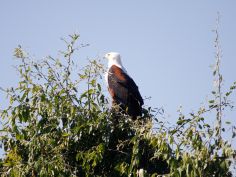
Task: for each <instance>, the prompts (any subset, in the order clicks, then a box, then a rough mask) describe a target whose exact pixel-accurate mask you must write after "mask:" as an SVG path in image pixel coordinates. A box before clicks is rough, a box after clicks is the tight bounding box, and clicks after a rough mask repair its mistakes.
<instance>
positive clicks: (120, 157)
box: [0, 34, 236, 177]
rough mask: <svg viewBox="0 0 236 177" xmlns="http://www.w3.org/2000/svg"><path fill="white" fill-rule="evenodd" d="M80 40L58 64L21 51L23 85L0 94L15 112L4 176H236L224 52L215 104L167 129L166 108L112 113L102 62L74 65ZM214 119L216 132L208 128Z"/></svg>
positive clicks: (7, 120)
mask: <svg viewBox="0 0 236 177" xmlns="http://www.w3.org/2000/svg"><path fill="white" fill-rule="evenodd" d="M78 40H79V35H77V34H73V35H70V36H69V37H68V39H67V40H65V43H66V50H65V51H61V52H60V57H52V56H48V57H46V58H44V59H42V60H39V61H35V60H34V59H33V58H32V57H31V56H30V55H29V54H28V53H27V52H25V51H24V50H23V49H22V47H21V46H18V47H17V48H16V49H15V53H14V55H15V57H16V59H17V60H18V61H19V65H17V67H16V68H17V71H18V73H19V76H20V79H19V82H18V85H17V86H16V87H12V88H9V89H2V90H3V91H4V92H5V93H6V94H7V95H8V98H9V105H8V107H7V108H6V109H5V110H2V111H1V119H2V120H1V122H2V125H3V126H2V127H1V137H0V138H1V139H0V140H1V143H2V147H3V148H4V151H5V155H4V157H2V159H1V163H0V173H1V176H13V177H14V176H16V177H18V176H26V177H31V176H32V177H33V176H35V177H36V176H40V177H44V176H71V177H72V176H82V177H83V176H87V177H90V176H161V175H165V176H186V177H187V176H188V177H194V176H202V177H206V176H209V177H210V176H224V177H226V176H232V174H231V172H230V167H231V165H232V163H234V156H235V150H234V149H233V147H232V145H231V143H230V142H229V141H227V140H226V139H224V138H223V135H222V134H223V132H224V131H225V127H223V124H222V112H223V111H224V110H225V109H227V108H231V107H232V104H231V102H230V99H229V98H230V96H231V94H232V93H233V91H234V90H235V89H236V82H235V83H233V84H232V86H231V87H230V88H229V89H228V91H227V92H225V93H223V92H222V90H221V89H220V88H221V87H222V75H221V73H220V69H219V68H220V62H219V61H220V53H217V55H216V65H215V67H214V71H213V76H214V78H215V79H216V80H217V81H218V85H217V86H216V89H215V90H213V91H212V99H211V100H209V102H208V103H207V104H206V105H205V106H202V107H200V108H199V109H198V110H196V111H195V112H191V113H190V114H188V115H184V114H183V113H182V112H181V110H179V117H178V120H177V122H176V124H174V125H169V124H168V123H167V121H166V120H165V119H162V118H161V117H162V115H161V114H162V111H161V110H160V109H153V108H151V107H146V108H144V109H143V116H142V117H141V118H140V119H138V120H135V121H133V120H132V119H131V118H130V117H129V116H127V115H125V114H123V113H120V112H117V111H116V109H112V108H111V106H110V104H109V101H108V98H107V97H106V96H105V95H104V89H106V88H103V86H102V84H101V82H103V81H102V80H101V77H102V75H103V72H104V67H103V65H102V64H101V62H100V61H99V59H94V60H88V64H87V65H86V66H79V67H78V66H76V64H75V62H74V59H75V56H74V54H75V53H77V52H80V50H81V47H83V46H82V45H79V44H78ZM216 42H218V41H216ZM216 46H217V43H216ZM209 112H211V113H212V112H213V113H215V117H216V126H215V125H209V124H208V123H207V121H206V119H207V116H209ZM228 124H230V123H229V122H228ZM229 126H231V125H229ZM232 128H234V129H235V127H232ZM232 137H233V138H234V137H235V131H233V133H232Z"/></svg>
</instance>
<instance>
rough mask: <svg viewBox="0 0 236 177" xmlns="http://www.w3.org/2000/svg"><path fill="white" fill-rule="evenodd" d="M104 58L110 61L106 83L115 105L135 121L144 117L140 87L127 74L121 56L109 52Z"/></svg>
mask: <svg viewBox="0 0 236 177" xmlns="http://www.w3.org/2000/svg"><path fill="white" fill-rule="evenodd" d="M104 58H106V59H107V60H108V71H107V73H106V76H105V77H106V81H107V84H108V91H109V93H110V95H111V97H112V104H113V105H120V107H121V109H122V111H125V112H126V113H127V114H128V115H129V116H131V117H132V118H133V119H136V118H137V116H141V115H142V105H143V99H142V97H141V95H140V93H139V90H138V86H137V85H136V84H135V82H134V80H133V79H132V78H131V77H130V76H129V75H128V74H127V71H126V69H125V68H124V67H123V65H122V62H121V56H120V54H119V53H117V52H109V53H107V54H106V55H105V56H104Z"/></svg>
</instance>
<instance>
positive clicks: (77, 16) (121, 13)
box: [0, 0, 236, 123]
mask: <svg viewBox="0 0 236 177" xmlns="http://www.w3.org/2000/svg"><path fill="white" fill-rule="evenodd" d="M235 8H236V1H233V0H231V1H222V0H214V1H213V0H209V1H205V0H198V1H188V0H178V1H171V0H165V1H161V0H149V1H134V0H130V1H127V0H120V1H108V0H100V1H91V0H87V1H81V0H67V1H65V0H61V1H58V0H57V1H56V0H51V1H48V0H40V1H30V0H24V1H13V0H8V1H1V2H0V23H1V25H0V39H1V40H0V62H1V64H0V86H1V87H8V86H12V85H15V84H16V83H17V79H18V78H17V75H16V72H15V69H13V67H12V65H14V64H15V60H13V57H12V54H13V50H14V48H15V47H16V46H17V45H18V44H21V45H22V46H23V48H24V49H26V50H27V51H29V52H30V53H31V54H32V55H34V56H35V57H36V58H42V57H44V56H47V55H49V54H51V55H56V54H57V51H58V50H60V49H63V43H62V41H61V40H60V38H61V37H65V36H67V35H69V34H72V33H74V32H78V33H80V35H81V42H82V43H89V44H90V46H89V47H87V48H84V49H83V51H82V53H81V55H80V56H79V57H78V60H77V62H78V64H80V63H81V64H84V63H85V61H86V58H87V57H89V58H90V57H95V56H97V55H99V56H102V55H103V54H104V53H106V52H110V51H116V52H119V53H120V54H121V56H122V60H123V64H124V66H125V67H126V69H127V70H128V73H129V74H130V75H131V76H132V77H133V78H134V80H135V81H136V83H137V85H138V86H139V88H140V92H141V94H142V95H143V97H149V96H151V97H152V99H151V100H149V101H146V104H147V105H150V106H153V107H164V109H165V111H166V113H167V114H168V115H169V117H168V119H169V121H171V122H172V121H173V120H176V116H177V112H176V110H177V109H178V107H179V106H180V105H182V106H183V110H184V112H186V113H188V112H191V111H192V110H196V109H197V108H198V107H199V106H200V105H201V103H203V102H204V101H205V100H206V98H207V96H209V95H210V92H211V90H212V86H213V84H212V79H213V78H212V71H211V69H210V65H211V64H214V61H215V58H214V52H215V49H214V37H215V35H214V33H213V32H212V30H213V29H214V28H215V24H216V21H215V19H216V17H217V12H218V11H219V12H220V14H221V22H220V41H221V46H222V50H223V60H222V73H223V75H224V79H225V80H224V86H225V87H229V85H230V84H231V83H232V82H233V81H235V80H236V69H235V66H236V58H235V51H236V35H235V32H236V23H235V18H236V10H235ZM4 98H5V96H4V95H3V94H2V93H0V100H1V105H0V107H1V108H2V107H4V106H5V105H6V102H5V101H4ZM232 100H233V101H236V94H233V95H232ZM235 115H236V112H235V110H234V111H233V112H230V113H227V114H226V115H225V120H232V121H233V122H234V123H235V122H236V121H235V120H233V119H235ZM211 122H213V120H212V121H211Z"/></svg>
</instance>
